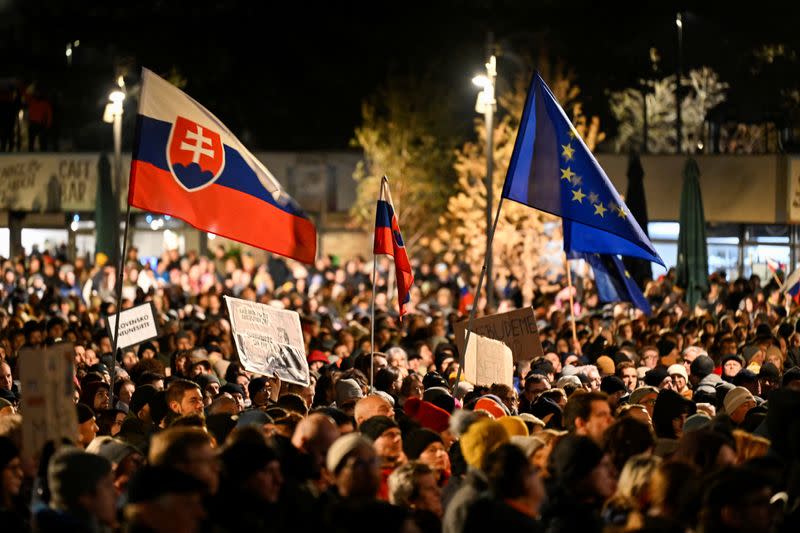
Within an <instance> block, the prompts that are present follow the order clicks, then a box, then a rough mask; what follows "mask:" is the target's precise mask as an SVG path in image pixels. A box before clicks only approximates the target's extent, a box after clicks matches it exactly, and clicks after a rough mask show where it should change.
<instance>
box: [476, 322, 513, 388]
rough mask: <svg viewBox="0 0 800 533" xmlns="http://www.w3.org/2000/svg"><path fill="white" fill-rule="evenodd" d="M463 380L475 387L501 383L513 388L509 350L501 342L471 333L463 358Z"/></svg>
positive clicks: (511, 359)
mask: <svg viewBox="0 0 800 533" xmlns="http://www.w3.org/2000/svg"><path fill="white" fill-rule="evenodd" d="M464 379H466V380H467V381H469V382H470V383H473V384H475V385H487V386H489V385H492V384H494V383H502V384H504V385H508V386H509V387H513V386H514V356H513V354H512V352H511V348H509V347H508V346H507V345H506V344H505V343H503V342H501V341H496V340H494V339H489V338H487V337H482V336H480V335H477V334H475V333H472V334H471V335H470V336H469V347H468V348H467V353H466V354H465V357H464Z"/></svg>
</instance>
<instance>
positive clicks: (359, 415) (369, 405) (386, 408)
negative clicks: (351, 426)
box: [353, 394, 394, 426]
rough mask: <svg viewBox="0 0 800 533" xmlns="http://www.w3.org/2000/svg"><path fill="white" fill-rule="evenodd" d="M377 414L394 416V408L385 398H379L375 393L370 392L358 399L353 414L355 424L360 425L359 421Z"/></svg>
mask: <svg viewBox="0 0 800 533" xmlns="http://www.w3.org/2000/svg"><path fill="white" fill-rule="evenodd" d="M379 415H380V416H388V417H389V418H394V408H393V407H392V404H390V403H389V402H388V401H387V400H386V399H384V398H381V397H380V396H378V395H377V394H372V395H370V396H367V397H366V398H361V399H360V400H358V402H357V403H356V410H355V413H354V415H353V416H354V417H355V419H356V424H357V425H358V426H361V423H362V422H364V421H365V420H369V419H370V418H372V417H373V416H379Z"/></svg>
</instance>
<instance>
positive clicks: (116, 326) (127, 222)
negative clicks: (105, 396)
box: [109, 202, 131, 409]
mask: <svg viewBox="0 0 800 533" xmlns="http://www.w3.org/2000/svg"><path fill="white" fill-rule="evenodd" d="M126 204H127V205H126V206H125V231H124V233H123V237H122V255H121V256H120V258H119V269H118V270H119V271H118V272H117V287H116V289H117V319H116V320H115V322H114V338H113V339H111V358H112V359H111V391H110V393H109V396H110V397H111V409H113V408H114V406H115V405H116V404H115V403H114V382H115V381H116V379H117V341H118V340H119V322H120V320H119V317H120V316H121V315H120V313H121V312H122V279H123V276H124V273H125V255H126V254H127V253H128V228H129V227H130V225H131V204H129V203H127V202H126Z"/></svg>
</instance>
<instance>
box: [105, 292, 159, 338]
mask: <svg viewBox="0 0 800 533" xmlns="http://www.w3.org/2000/svg"><path fill="white" fill-rule="evenodd" d="M120 316H121V317H122V318H121V319H120V323H119V342H118V343H117V348H127V347H128V346H133V345H134V344H139V343H140V342H144V341H147V340H150V339H154V338H156V337H158V326H157V324H156V314H155V310H154V309H153V305H152V304H151V303H149V302H148V303H146V304H142V305H137V306H136V307H131V308H130V309H126V310H124V311H123V312H121V313H120ZM116 325H117V315H116V314H114V315H110V316H109V317H108V331H109V335H110V336H111V341H112V342H113V341H114V331H115V329H116Z"/></svg>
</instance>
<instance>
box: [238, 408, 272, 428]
mask: <svg viewBox="0 0 800 533" xmlns="http://www.w3.org/2000/svg"><path fill="white" fill-rule="evenodd" d="M272 422H273V419H272V417H271V416H269V415H268V414H267V413H265V412H264V411H262V410H261V409H248V410H247V411H242V412H241V413H239V415H238V416H237V417H236V427H237V428H240V427H244V426H258V427H262V426H263V425H264V424H271V423H272Z"/></svg>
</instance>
